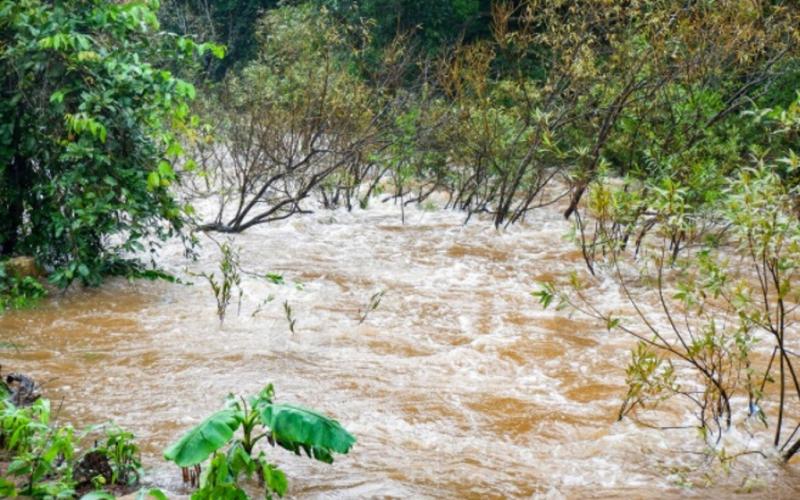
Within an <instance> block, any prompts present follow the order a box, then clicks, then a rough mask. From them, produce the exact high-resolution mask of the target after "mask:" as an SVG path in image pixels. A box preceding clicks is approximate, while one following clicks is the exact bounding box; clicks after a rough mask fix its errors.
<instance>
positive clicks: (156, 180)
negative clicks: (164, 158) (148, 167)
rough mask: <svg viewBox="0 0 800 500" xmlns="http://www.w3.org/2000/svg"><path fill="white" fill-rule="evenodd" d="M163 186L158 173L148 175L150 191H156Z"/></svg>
mask: <svg viewBox="0 0 800 500" xmlns="http://www.w3.org/2000/svg"><path fill="white" fill-rule="evenodd" d="M160 185H161V177H159V175H158V172H150V173H149V174H147V187H148V189H150V190H153V189H156V188H158V187H159V186H160Z"/></svg>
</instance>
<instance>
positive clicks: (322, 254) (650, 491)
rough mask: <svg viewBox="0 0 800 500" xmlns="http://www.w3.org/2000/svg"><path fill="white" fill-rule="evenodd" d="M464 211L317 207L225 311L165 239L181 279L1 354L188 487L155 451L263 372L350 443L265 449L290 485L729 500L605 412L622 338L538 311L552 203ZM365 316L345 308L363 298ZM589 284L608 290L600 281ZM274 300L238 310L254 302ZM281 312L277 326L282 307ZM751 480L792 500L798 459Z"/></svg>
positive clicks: (387, 493) (56, 320) (74, 417)
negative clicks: (321, 459)
mask: <svg viewBox="0 0 800 500" xmlns="http://www.w3.org/2000/svg"><path fill="white" fill-rule="evenodd" d="M462 223H463V217H462V216H461V215H460V214H456V213H452V212H448V211H419V210H416V209H411V210H408V211H407V213H406V223H405V224H401V221H400V213H399V209H397V208H395V207H394V206H392V205H391V204H376V205H375V206H374V207H372V208H370V209H369V210H366V211H356V212H354V213H347V212H344V211H337V212H318V213H316V214H313V215H308V216H302V217H297V218H294V219H291V220H288V221H285V222H282V223H278V224H274V225H270V226H264V227H258V228H254V229H252V230H251V231H249V232H248V233H246V234H243V235H239V236H236V237H235V238H234V239H233V244H234V246H235V247H237V248H238V249H239V250H240V254H241V262H242V266H243V267H244V268H245V269H246V270H248V271H253V272H257V273H261V274H263V273H266V272H275V273H280V274H282V275H283V276H284V277H285V280H286V284H284V285H275V284H271V283H268V282H267V281H266V280H263V279H260V280H259V279H256V278H253V277H247V278H246V279H245V280H244V289H245V294H244V297H243V300H242V307H241V311H240V313H239V315H238V316H237V314H236V306H235V305H234V306H231V308H230V310H229V313H228V318H227V320H226V322H225V324H224V326H222V327H221V326H220V325H219V321H218V320H217V318H216V316H215V303H214V299H213V297H212V295H211V293H210V290H209V289H208V287H207V286H206V284H205V283H204V282H203V280H202V279H201V278H198V277H197V276H192V273H198V272H201V271H206V272H210V271H213V270H215V269H216V265H217V261H218V258H219V255H218V251H217V250H216V247H215V246H214V245H212V244H210V243H209V241H208V240H204V242H205V244H204V245H203V247H202V249H201V253H200V258H199V260H198V261H196V262H190V261H188V260H186V259H185V258H184V255H183V252H182V247H181V246H180V245H179V244H177V243H171V244H170V245H169V246H167V247H165V248H164V249H163V252H162V255H161V256H160V259H161V262H163V263H164V265H165V266H166V267H167V269H169V270H171V271H173V272H175V273H177V274H179V275H180V276H183V277H184V279H185V280H188V281H193V282H194V285H193V286H186V285H173V284H168V283H164V282H157V283H151V282H136V283H133V284H131V283H128V282H126V281H122V280H116V281H113V280H112V281H111V282H109V283H107V284H106V285H104V286H103V287H101V288H99V289H94V290H74V291H70V292H69V293H67V294H64V295H61V296H59V295H56V296H55V297H53V299H52V300H49V301H48V302H47V303H45V304H44V305H43V306H42V307H40V308H37V309H35V310H31V311H23V312H14V313H9V314H7V315H5V316H3V317H0V332H2V340H4V341H13V342H16V343H18V344H20V348H19V349H20V351H19V352H14V351H13V350H9V349H5V350H4V351H0V363H2V365H3V366H4V368H5V369H6V371H8V370H9V369H13V370H15V371H21V372H25V373H28V374H31V375H33V376H34V377H35V378H36V379H37V380H39V381H42V382H43V385H44V392H45V395H46V396H47V397H49V398H51V399H52V400H53V401H54V407H55V406H58V405H59V404H61V407H62V409H61V410H60V412H59V418H60V419H61V420H68V421H72V422H76V423H80V424H81V425H83V424H86V423H94V422H99V421H103V420H104V419H109V418H110V419H114V420H115V421H116V422H117V423H119V424H120V425H122V426H124V427H126V428H129V429H130V430H132V431H134V432H135V433H136V435H137V436H138V438H139V441H140V443H141V445H142V448H143V452H144V457H143V458H144V461H145V465H146V466H147V468H148V470H149V474H148V478H147V481H148V482H149V483H152V484H155V485H158V486H160V487H162V488H165V489H166V490H169V491H171V492H172V493H176V494H185V493H186V490H184V489H183V488H182V485H181V484H180V474H179V472H178V471H177V470H176V468H174V467H171V466H170V465H169V464H167V463H165V462H164V461H162V460H161V459H160V453H161V450H163V448H164V447H165V446H166V445H167V444H168V443H169V442H171V441H173V440H174V439H175V438H176V437H178V436H179V435H180V433H181V432H182V431H184V430H185V429H187V428H188V427H189V426H191V425H192V424H194V423H196V422H198V421H199V420H201V419H202V418H203V417H204V416H205V415H207V414H208V413H209V412H211V411H213V410H215V409H217V408H218V407H219V406H220V404H221V401H222V399H223V398H224V396H225V395H226V394H228V393H230V392H233V393H237V394H249V393H253V392H255V391H257V390H258V389H260V388H261V387H262V386H263V385H264V384H265V383H267V382H273V383H274V384H275V386H276V388H277V395H278V399H279V400H280V401H287V402H296V403H299V404H303V405H306V406H312V407H315V408H318V409H320V410H323V411H324V412H327V413H329V414H331V415H332V416H335V417H336V418H337V419H338V420H340V421H341V422H342V424H343V425H344V426H345V427H347V429H348V430H350V431H351V432H352V433H353V434H355V435H356V436H357V438H358V444H357V445H356V447H355V448H354V449H353V450H352V452H351V453H350V455H347V456H342V457H337V459H336V462H335V464H334V465H333V466H329V465H326V464H322V463H316V462H312V461H310V460H307V459H304V458H299V457H295V456H294V455H291V454H289V453H287V452H285V451H283V450H274V451H271V452H270V453H272V455H271V456H272V457H273V458H274V461H275V462H276V463H278V464H280V465H281V466H282V467H283V468H284V470H285V471H286V472H287V475H288V476H289V478H290V483H291V486H290V494H291V495H292V496H296V497H335V498H343V497H344V498H363V497H403V498H406V497H415V498H419V497H449V498H456V497H465V498H479V497H480V498H495V497H497V498H499V497H528V496H531V495H542V496H547V497H555V498H558V497H561V496H565V497H619V496H621V497H634V498H640V497H649V496H681V495H686V494H698V495H710V496H730V495H732V494H734V493H736V492H738V491H739V489H738V487H739V486H740V484H738V483H735V482H732V480H726V479H724V478H723V479H721V480H720V483H719V484H718V485H717V486H715V487H713V488H711V489H702V490H692V491H689V490H685V489H682V488H680V487H678V486H677V485H676V481H675V480H676V476H675V475H674V474H672V473H673V472H674V470H675V469H673V467H676V466H678V465H680V464H682V463H692V462H691V460H689V459H688V458H687V457H689V456H690V455H689V454H686V453H681V452H679V451H677V450H681V449H684V450H685V449H692V446H693V445H694V444H696V443H695V442H693V441H692V440H691V436H689V437H690V439H689V440H688V441H687V439H686V438H687V436H686V435H679V434H677V433H669V432H666V433H665V432H661V431H657V430H649V429H644V428H641V427H637V426H636V425H634V424H633V423H631V422H628V421H623V422H615V416H616V412H617V410H618V408H619V405H620V402H621V397H622V395H623V394H624V365H625V363H626V362H627V360H628V357H629V354H628V350H629V349H630V347H631V341H630V340H629V339H627V338H625V337H622V336H619V335H615V334H609V333H608V332H606V331H605V329H604V328H602V326H601V325H597V324H594V323H592V322H589V321H586V320H584V319H582V318H580V317H578V316H572V317H571V316H570V314H569V312H568V311H553V310H548V311H542V310H541V308H540V307H539V305H538V304H537V303H536V301H535V299H534V298H532V297H531V296H530V292H531V291H532V290H534V289H535V287H536V282H537V281H539V280H543V279H549V278H553V277H559V276H564V275H566V274H567V273H568V272H570V271H571V270H573V269H580V267H581V261H580V257H579V254H578V253H577V252H575V251H574V249H573V246H572V244H571V243H569V242H567V241H566V240H565V239H564V238H563V235H564V234H565V233H566V231H567V225H566V223H565V222H564V221H563V220H562V219H561V216H560V214H559V212H558V211H557V210H556V209H552V210H550V209H542V210H539V211H538V212H536V213H535V215H534V217H533V218H532V219H530V220H529V221H528V222H527V223H525V224H523V225H519V226H517V227H514V228H512V229H510V230H508V231H505V232H501V233H498V232H497V231H495V230H494V229H493V228H492V227H491V225H490V224H488V223H486V222H484V221H479V220H478V221H473V222H471V223H470V224H469V225H467V226H464V225H463V224H462ZM381 290H383V291H385V295H384V296H383V299H382V301H381V303H380V306H379V307H378V308H377V310H375V311H373V312H371V313H370V314H369V315H368V317H367V318H366V320H365V321H364V322H363V323H361V324H359V315H360V310H363V309H364V308H365V307H366V306H367V304H368V303H369V299H370V297H371V296H372V295H373V294H375V293H376V292H379V291H381ZM593 293H597V294H603V297H604V300H607V301H611V302H613V301H618V300H619V297H618V294H617V293H616V292H615V290H614V288H613V287H612V286H610V285H607V286H601V287H599V288H597V289H596V290H594V291H593ZM270 295H273V296H274V300H272V301H271V302H270V303H268V304H267V305H266V306H265V307H263V309H262V311H261V312H260V313H258V314H256V315H255V317H253V316H252V314H253V312H254V311H255V310H256V308H257V306H258V304H259V303H260V302H262V301H263V300H264V299H266V298H267V297H268V296H270ZM285 301H288V303H289V304H290V305H291V307H292V309H293V311H294V315H295V317H296V319H297V324H296V328H295V332H294V333H291V332H290V331H289V328H288V323H287V320H286V318H285V314H284V309H283V303H284V302H285ZM746 468H747V474H748V477H750V478H751V481H750V483H748V484H749V485H751V486H754V488H755V495H757V496H763V495H766V494H769V496H770V497H772V498H781V497H785V498H790V497H792V494H793V492H794V491H795V489H796V488H798V487H800V474H799V473H798V472H797V470H796V469H797V466H796V465H795V466H790V467H788V468H785V469H782V468H780V467H778V466H776V465H774V464H772V463H770V462H769V461H765V460H763V459H758V460H756V461H750V462H747V463H746Z"/></svg>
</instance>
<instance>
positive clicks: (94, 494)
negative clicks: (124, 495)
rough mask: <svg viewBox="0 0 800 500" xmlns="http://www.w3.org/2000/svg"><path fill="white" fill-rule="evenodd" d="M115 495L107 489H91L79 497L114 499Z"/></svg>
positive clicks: (82, 498) (101, 499)
mask: <svg viewBox="0 0 800 500" xmlns="http://www.w3.org/2000/svg"><path fill="white" fill-rule="evenodd" d="M116 498H117V497H115V496H114V495H112V494H111V493H108V492H107V491H92V492H90V493H87V494H85V495H83V496H82V497H81V500H115V499H116Z"/></svg>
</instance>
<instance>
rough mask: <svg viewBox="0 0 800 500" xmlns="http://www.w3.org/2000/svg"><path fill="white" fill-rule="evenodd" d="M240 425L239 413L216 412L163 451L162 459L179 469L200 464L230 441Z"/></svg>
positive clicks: (240, 417)
mask: <svg viewBox="0 0 800 500" xmlns="http://www.w3.org/2000/svg"><path fill="white" fill-rule="evenodd" d="M241 423H242V415H241V412H239V411H236V410H230V409H229V410H222V411H218V412H217V413H214V414H213V415H211V416H210V417H208V418H207V419H205V420H203V421H202V422H201V423H200V424H199V425H197V426H196V427H194V428H193V429H192V430H190V431H189V432H187V433H186V434H184V435H183V437H181V438H180V439H179V440H178V441H177V442H175V443H173V444H172V445H170V446H169V448H167V449H166V450H165V451H164V458H165V459H167V460H169V461H172V462H175V463H176V464H177V465H178V466H180V467H190V466H192V465H197V464H199V463H202V462H203V461H204V460H205V459H206V458H208V457H209V456H210V455H211V454H212V453H214V452H215V451H217V450H218V449H219V448H221V447H222V446H223V445H224V444H225V443H227V442H228V441H230V439H231V438H232V437H233V433H234V432H236V429H238V428H239V425H241Z"/></svg>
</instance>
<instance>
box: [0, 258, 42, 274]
mask: <svg viewBox="0 0 800 500" xmlns="http://www.w3.org/2000/svg"><path fill="white" fill-rule="evenodd" d="M3 265H4V266H5V268H6V272H7V273H8V274H9V275H12V276H16V277H17V278H26V277H28V276H31V277H34V278H38V277H39V276H41V271H40V270H39V266H37V265H36V260H34V258H33V257H12V258H11V259H8V260H7V261H6V262H5V263H4V264H3Z"/></svg>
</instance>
